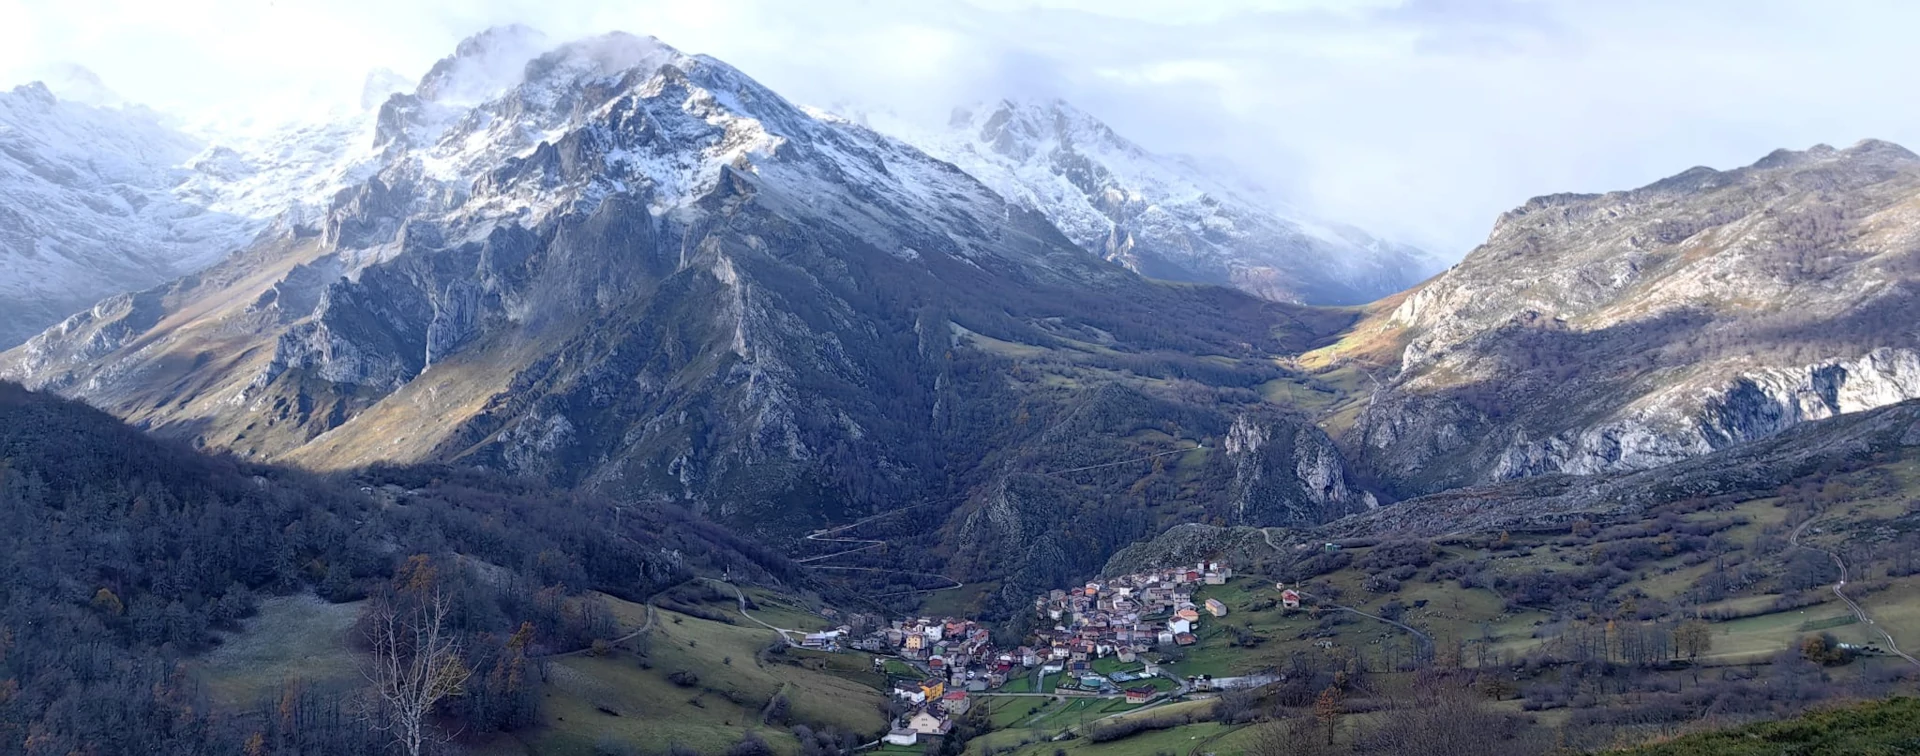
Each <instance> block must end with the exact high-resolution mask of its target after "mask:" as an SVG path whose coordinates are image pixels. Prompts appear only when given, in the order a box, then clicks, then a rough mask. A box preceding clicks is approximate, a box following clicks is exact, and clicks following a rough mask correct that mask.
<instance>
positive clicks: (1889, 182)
mask: <svg viewBox="0 0 1920 756" xmlns="http://www.w3.org/2000/svg"><path fill="white" fill-rule="evenodd" d="M1916 283H1920V158H1916V157H1915V156H1914V155H1913V154H1912V153H1910V152H1907V151H1906V150H1904V149H1902V148H1900V147H1897V146H1894V145H1891V144H1887V143H1884V142H1873V141H1869V142H1862V143H1860V144H1858V145H1855V146H1853V147H1850V148H1847V149H1844V150H1836V149H1833V148H1830V147H1826V146H1818V147H1815V148H1813V149H1810V150H1807V151H1805V152H1788V151H1784V150H1783V151H1780V152H1776V153H1774V154H1772V155H1769V156H1767V157H1766V158H1765V159H1763V160H1761V161H1759V162H1757V163H1755V164H1753V165H1752V166H1748V167H1746V168H1740V169H1736V170H1731V171H1714V170H1711V169H1707V168H1695V169H1693V170H1689V171H1687V172H1685V173H1682V174H1680V175H1678V176H1674V177H1672V178H1669V179H1665V180H1663V181H1659V182H1656V183H1654V184H1651V185H1649V186H1646V187H1642V188H1640V189H1636V190H1633V191H1626V192H1613V193H1609V194H1604V195H1555V196H1550V197H1541V198H1537V199H1534V200H1532V201H1531V202H1528V203H1527V204H1526V205H1524V206H1522V207H1521V208H1519V209H1516V210H1514V211H1511V212H1509V213H1507V214H1505V215H1503V216H1502V217H1501V218H1500V220H1499V222H1498V223H1497V224H1496V225H1495V227H1494V231H1493V234H1492V235H1491V236H1490V237H1489V239H1488V241H1487V243H1486V244H1484V245H1482V246H1481V247H1480V248H1478V249H1476V250H1475V251H1474V252H1473V253H1472V254H1470V255H1469V256H1468V257H1467V259H1466V260H1465V261H1463V262H1462V263H1461V264H1459V265H1458V266H1456V267H1455V268H1454V269H1452V270H1451V271H1449V272H1447V273H1446V274H1444V275H1442V276H1440V277H1438V278H1436V279H1435V280H1434V281H1432V282H1430V283H1428V284H1427V285H1425V286H1422V287H1421V288H1420V289H1418V290H1416V291H1414V292H1412V293H1410V294H1409V295H1408V296H1407V297H1406V298H1405V299H1404V301H1403V302H1401V304H1400V305H1399V306H1398V307H1397V308H1396V309H1394V310H1393V311H1392V312H1391V314H1390V315H1389V316H1388V317H1387V319H1386V320H1387V322H1386V323H1385V328H1386V330H1388V331H1390V332H1392V333H1393V334H1394V335H1395V336H1397V338H1398V339H1399V342H1398V343H1402V344H1404V349H1403V350H1402V351H1401V353H1400V354H1399V355H1397V356H1398V360H1397V361H1398V363H1399V373H1398V375H1397V377H1395V378H1394V379H1393V380H1392V381H1391V382H1390V383H1389V384H1388V385H1387V386H1386V387H1385V389H1384V390H1383V391H1380V392H1378V393H1377V394H1376V395H1375V396H1374V397H1373V401H1372V402H1371V403H1370V404H1369V406H1368V408H1367V409H1366V410H1365V412H1364V413H1363V414H1362V415H1361V417H1360V419H1359V421H1358V422H1357V423H1356V424H1355V425H1354V427H1353V428H1352V429H1351V431H1350V432H1349V433H1348V434H1347V435H1346V437H1345V441H1346V446H1347V448H1348V449H1349V450H1351V451H1352V452H1353V453H1354V454H1355V456H1356V458H1357V460H1358V461H1359V463H1360V464H1361V466H1362V467H1364V468H1366V469H1367V470H1368V472H1369V473H1370V474H1371V475H1372V476H1374V477H1376V478H1377V479H1380V480H1383V481H1392V482H1393V485H1394V487H1395V489H1396V490H1397V492H1399V493H1402V494H1418V493H1426V492H1433V491H1439V490H1443V489H1445V488H1450V487H1455V486H1462V485H1474V484H1480V483H1486V482H1491V481H1498V480H1506V479H1512V478H1519V477H1526V476H1532V475H1540V474H1546V473H1555V472H1565V473H1576V474H1591V473H1603V472H1615V471H1623V470H1639V469H1648V468H1652V467H1656V466H1659V465H1663V464H1669V463H1672V462H1676V461H1679V460H1682V459H1687V458H1691V457H1695V456H1698V455H1701V454H1705V453H1708V452H1711V451H1714V450H1717V449H1723V448H1727V447H1729V446H1732V445H1735V444H1739V443H1742V442H1746V441H1751V440H1755V439H1760V438H1765V437H1767V436H1770V435H1772V434H1774V433H1778V432H1780V431H1781V430H1783V429H1786V428H1789V427H1792V426H1794V425H1796V424H1798V423H1802V422H1805V421H1808V420H1815V419H1821V418H1827V417H1832V416H1835V415H1838V414H1842V413H1848V412H1858V411H1861V410H1866V409H1871V408H1874V407H1880V406H1885V405H1888V404H1891V403H1895V402H1899V401H1902V400H1905V399H1910V398H1915V397H1920V380H1916V377H1920V328H1916V325H1915V324H1916V322H1920V321H1915V319H1914V318H1913V317H1912V313H1913V312H1916V311H1920V297H1916Z"/></svg>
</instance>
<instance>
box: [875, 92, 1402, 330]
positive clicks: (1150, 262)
mask: <svg viewBox="0 0 1920 756" xmlns="http://www.w3.org/2000/svg"><path fill="white" fill-rule="evenodd" d="M857 118H859V119H860V120H864V121H867V122H869V123H872V124H873V125H874V126H875V127H876V128H878V129H880V130H882V131H885V132H888V133H891V134H894V135H895V136H898V137H900V138H901V139H904V140H906V141H908V142H910V143H912V144H914V145H915V146H917V147H919V148H921V149H923V150H925V151H927V152H928V153H930V154H933V155H935V156H937V157H939V158H941V159H943V160H946V161H948V162H951V163H953V164H955V165H957V166H959V167H960V168H961V169H962V170H965V171H966V172H968V173H970V174H972V175H973V176H974V177H976V178H978V179H980V180H981V181H982V182H984V183H986V184H987V185H988V186H990V187H993V189H994V190H995V191H997V192H999V193H1000V194H1002V195H1004V196H1005V197H1007V198H1008V199H1010V200H1012V201H1014V202H1016V203H1018V204H1021V205H1023V206H1026V207H1029V208H1032V209H1034V210H1037V211H1039V212H1041V213H1043V214H1045V215H1046V216H1047V218H1048V219H1049V220H1051V221H1053V223H1054V225H1056V226H1059V227H1060V230H1061V231H1064V232H1066V234H1067V236H1068V238H1070V239H1072V240H1073V241H1074V242H1075V243H1076V244H1079V245H1080V246H1082V247H1084V248H1086V249H1088V250H1091V251H1093V252H1095V253H1098V254H1100V255H1102V256H1105V257H1106V258H1108V259H1110V260H1114V261H1117V262H1120V263H1122V264H1124V265H1126V266H1127V267H1129V268H1132V269H1133V270H1135V271H1137V272H1139V273H1141V274H1142V275H1146V276H1150V277H1154V278H1162V279H1169V280H1177V281H1192V282H1200V283H1218V284H1229V285H1232V286H1236V287H1238V288H1240V289H1243V290H1245V291H1248V292H1251V293H1253V294H1256V295H1258V296H1261V297H1265V298H1268V299H1273V300H1277V301H1292V302H1304V303H1310V304H1358V303H1362V302H1368V301H1372V300H1374V299H1378V298H1380V297H1383V296H1386V295H1388V294H1391V293H1394V292H1397V291H1400V290H1402V289H1405V288H1407V287H1409V286H1411V285H1413V284H1415V283H1417V282H1419V281H1420V280H1421V279H1423V278H1425V277H1427V276H1428V275H1430V274H1431V273H1433V272H1435V271H1436V270H1438V269H1439V267H1440V266H1439V265H1438V264H1437V263H1436V262H1435V261H1433V260H1431V259H1430V258H1428V257H1427V256H1426V255H1425V254H1424V253H1422V252H1421V251H1419V250H1417V249H1414V248H1412V247H1407V246H1404V245H1398V244H1394V243H1391V242H1387V241H1383V240H1380V239H1376V238H1373V237H1371V236H1368V235H1367V234H1366V233H1364V232H1362V231H1360V230H1358V229H1355V228H1351V227H1348V226H1342V225H1338V224H1331V223H1325V222H1319V221H1314V220H1310V219H1308V218H1307V217H1306V216H1305V214H1303V213H1299V212H1296V211H1292V210H1291V209H1289V208H1287V207H1285V206H1284V205H1283V204H1282V203H1279V202H1276V201H1273V200H1269V199H1267V198H1265V197H1262V196H1260V195H1259V194H1258V193H1257V192H1256V191H1251V190H1248V189H1246V188H1244V187H1243V186H1240V185H1239V182H1236V181H1233V180H1231V179H1225V178H1222V177H1218V176H1214V175H1209V174H1208V173H1207V172H1206V171H1203V170H1201V169H1199V168H1197V167H1196V166H1195V165H1194V164H1193V163H1192V162H1191V161H1188V160H1182V159H1179V158H1173V157H1167V156H1161V155H1156V154H1153V153H1150V152H1148V151H1146V150H1145V149H1142V148H1141V147H1140V146H1139V145H1137V144H1134V143H1133V142H1131V141H1128V140H1127V139H1126V138H1125V137H1122V136H1120V135H1119V134H1117V133H1115V132H1114V131H1113V129H1111V128H1108V127H1107V125H1106V124H1104V123H1101V122H1100V121H1099V120H1098V119H1096V118H1094V117H1093V116H1091V115H1088V114H1087V113H1085V112H1082V111H1080V110H1078V109H1076V108H1074V107H1073V106H1072V105H1070V104H1068V103H1066V102H1064V101H1061V100H1058V99H1054V100H1038V101H1028V100H1004V101H1001V102H999V103H997V104H994V105H991V106H982V107H974V108H963V109H960V110H956V111H955V112H954V114H953V117H952V119H951V121H950V122H949V123H948V128H946V129H944V130H941V129H925V128H919V127H916V126H915V125H912V124H909V123H907V122H905V121H903V120H900V119H897V118H891V117H888V116H885V115H878V116H876V115H870V114H868V115H860V116H857Z"/></svg>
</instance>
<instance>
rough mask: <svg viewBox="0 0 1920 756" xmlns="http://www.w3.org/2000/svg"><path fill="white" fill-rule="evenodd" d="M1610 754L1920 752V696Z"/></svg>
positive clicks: (1867, 755) (1878, 755)
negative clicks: (1918, 697)
mask: <svg viewBox="0 0 1920 756" xmlns="http://www.w3.org/2000/svg"><path fill="white" fill-rule="evenodd" d="M1610 753H1618V754H1627V755H1630V756H1775V755H1776V754H1808V755H1809V756H1814V755H1816V754H1817V755H1820V756H1825V755H1826V754H1833V755H1834V756H1839V755H1840V754H1849V755H1850V756H1852V755H1857V756H1893V754H1911V753H1920V699H1915V698H1906V697H1902V698H1891V699H1887V700H1884V701H1872V702H1868V703H1860V704H1853V705H1849V706H1839V707H1835V708H1831V709H1825V710H1822V711H1816V712H1813V713H1811V714H1806V715H1803V716H1799V717H1795V718H1793V719H1788V720H1784V721H1780V722H1762V723H1759V724H1753V725H1747V726H1745V727H1736V728H1733V729H1729V730H1721V731H1719V732H1703V733H1696V734H1692V735H1685V736H1682V737H1678V738H1674V739H1673V740H1670V741H1667V742H1664V743H1655V744H1652V745H1645V746H1640V747H1638V748H1629V749H1626V750H1623V751H1612V752H1610Z"/></svg>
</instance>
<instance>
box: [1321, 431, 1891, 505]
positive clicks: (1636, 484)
mask: <svg viewBox="0 0 1920 756" xmlns="http://www.w3.org/2000/svg"><path fill="white" fill-rule="evenodd" d="M1915 446H1920V402H1914V401H1909V402H1902V403H1899V404H1895V405H1891V406H1887V407H1881V408H1878V409H1874V410H1868V411H1864V412H1858V413H1853V414H1848V415H1842V416H1839V417H1833V418H1828V419H1825V420H1816V421H1811V422H1807V423H1803V424H1799V425H1795V426H1793V427H1792V428H1789V429H1787V430H1784V431H1781V432H1780V433H1777V434H1774V435H1772V436H1769V437H1767V438H1765V439H1762V440H1759V441H1753V442H1749V443H1746V444H1741V445H1738V446H1733V447H1729V448H1726V449H1721V450H1718V451H1714V452H1711V453H1708V454H1704V455H1701V456H1698V457H1694V458H1691V459H1686V460H1682V461H1679V462H1675V463H1673V464H1670V465H1666V466H1664V467H1659V468H1655V469H1649V470H1636V471H1630V472H1612V473H1601V474H1596V475H1585V476H1576V475H1566V474H1560V473H1550V474H1544V475H1540V476H1536V477H1532V478H1526V479H1521V480H1511V481H1505V482H1502V483H1497V484H1491V485H1486V486H1477V487H1471V488H1462V489H1456V490H1452V491H1446V492H1442V493H1438V494H1433V495H1429V496H1422V497H1419V498H1415V499H1409V500H1406V501H1403V502H1400V503H1398V504H1395V505H1394V506H1391V507H1383V508H1380V509H1378V510H1371V511H1368V512H1366V513H1363V514H1360V515H1357V516H1354V517H1349V518H1346V519H1343V520H1339V521H1336V522H1333V523H1331V524H1328V525H1327V526H1325V527H1324V528H1322V529H1320V531H1319V532H1320V534H1321V535H1323V536H1326V537H1344V536H1372V537H1384V536H1393V535H1408V536H1416V537H1429V538H1430V537H1434V536H1439V535H1444V534H1448V533H1495V532H1499V531H1501V530H1515V531H1521V530H1532V529H1545V530H1552V529H1564V528H1565V527H1566V526H1567V524H1568V523H1570V522H1572V521H1573V520H1575V519H1578V518H1586V519H1588V520H1590V521H1593V522H1606V521H1619V520H1633V519H1635V518H1637V517H1639V516H1641V513H1642V512H1644V511H1646V510H1647V509H1648V508H1650V507H1654V506H1657V505H1660V504H1666V503H1670V502H1676V501H1684V500H1688V499H1697V498H1707V497H1715V496H1735V495H1738V496H1765V495H1769V494H1771V493H1774V492H1776V491H1778V490H1779V488H1780V487H1781V486H1783V485H1786V484H1788V483H1791V482H1794V481H1799V480H1805V479H1807V478H1810V477H1817V476H1819V475H1820V474H1822V473H1826V472H1831V471H1833V470H1839V469H1847V468H1849V467H1854V466H1859V465H1865V464H1869V463H1871V462H1872V461H1873V460H1875V459H1876V458H1880V459H1885V458H1886V457H1884V456H1882V455H1889V454H1902V453H1911V452H1906V451H1903V450H1902V449H1901V447H1915Z"/></svg>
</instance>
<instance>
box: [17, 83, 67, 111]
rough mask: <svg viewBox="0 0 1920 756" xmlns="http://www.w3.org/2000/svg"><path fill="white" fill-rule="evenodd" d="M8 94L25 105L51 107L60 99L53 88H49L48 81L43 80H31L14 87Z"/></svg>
mask: <svg viewBox="0 0 1920 756" xmlns="http://www.w3.org/2000/svg"><path fill="white" fill-rule="evenodd" d="M7 94H9V95H11V96H12V97H14V98H16V101H17V102H19V103H21V104H23V105H38V106H40V107H43V108H51V107H53V106H54V105H55V104H57V103H58V102H59V101H60V100H59V98H57V97H54V96H53V90H52V89H48V88H47V83H46V82H43V81H29V82H27V83H25V84H21V85H19V86H16V87H14V88H13V89H12V90H10V91H8V93H7Z"/></svg>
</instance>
